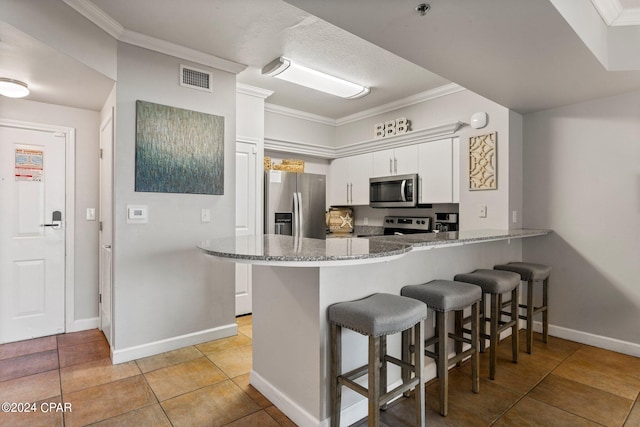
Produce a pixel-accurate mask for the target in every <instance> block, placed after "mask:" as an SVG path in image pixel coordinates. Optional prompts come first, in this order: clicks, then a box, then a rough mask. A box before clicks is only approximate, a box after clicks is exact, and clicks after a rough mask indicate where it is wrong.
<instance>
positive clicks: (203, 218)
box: [200, 209, 211, 222]
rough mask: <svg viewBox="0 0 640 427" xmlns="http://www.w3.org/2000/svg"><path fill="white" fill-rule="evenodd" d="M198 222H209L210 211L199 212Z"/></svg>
mask: <svg viewBox="0 0 640 427" xmlns="http://www.w3.org/2000/svg"><path fill="white" fill-rule="evenodd" d="M200 222H211V209H202V210H201V211H200Z"/></svg>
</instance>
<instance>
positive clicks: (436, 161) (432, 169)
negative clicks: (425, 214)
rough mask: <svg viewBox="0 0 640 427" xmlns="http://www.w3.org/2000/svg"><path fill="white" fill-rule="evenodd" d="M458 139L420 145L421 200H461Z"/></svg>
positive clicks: (456, 201) (452, 201)
mask: <svg viewBox="0 0 640 427" xmlns="http://www.w3.org/2000/svg"><path fill="white" fill-rule="evenodd" d="M459 153H460V149H459V139H458V138H446V139H441V140H437V141H430V142H425V143H422V144H418V176H419V178H420V182H419V184H418V186H419V194H420V196H419V199H418V202H419V203H458V202H459V199H460V191H459V187H460V178H459V175H460V155H459Z"/></svg>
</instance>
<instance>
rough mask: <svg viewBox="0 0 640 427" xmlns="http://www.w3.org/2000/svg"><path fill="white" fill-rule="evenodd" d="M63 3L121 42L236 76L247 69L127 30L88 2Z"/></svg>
mask: <svg viewBox="0 0 640 427" xmlns="http://www.w3.org/2000/svg"><path fill="white" fill-rule="evenodd" d="M63 1H64V2H65V3H66V4H67V5H68V6H70V7H71V8H72V9H74V10H75V11H76V12H78V13H79V14H81V15H82V16H84V17H85V18H87V19H88V20H90V21H91V22H93V23H94V24H95V25H97V26H98V27H100V28H101V29H102V30H104V31H105V32H107V33H108V34H109V35H110V36H111V37H113V38H115V39H116V40H119V41H121V42H124V43H128V44H131V45H134V46H138V47H142V48H145V49H149V50H153V51H155V52H159V53H164V54H166V55H170V56H173V57H176V58H180V59H185V60H187V61H192V62H196V63H198V64H202V65H207V66H209V67H212V68H216V69H218V70H222V71H226V72H229V73H233V74H238V73H240V72H241V71H244V70H245V69H246V68H247V66H246V65H244V64H238V63H237V62H233V61H229V60H227V59H223V58H219V57H217V56H215V55H210V54H207V53H204V52H200V51H198V50H195V49H191V48H188V47H185V46H181V45H178V44H175V43H171V42H167V41H164V40H160V39H157V38H155V37H151V36H147V35H145V34H140V33H137V32H135V31H131V30H127V29H126V28H124V27H123V26H122V25H120V23H119V22H118V21H116V20H115V19H113V18H112V17H111V16H109V15H108V14H107V13H105V12H104V11H103V10H102V9H100V8H99V7H98V6H96V5H95V4H94V3H92V2H91V1H89V0H63Z"/></svg>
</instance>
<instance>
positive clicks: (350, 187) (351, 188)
mask: <svg viewBox="0 0 640 427" xmlns="http://www.w3.org/2000/svg"><path fill="white" fill-rule="evenodd" d="M349 189H350V190H351V194H350V195H349V198H350V199H351V201H350V202H349V203H353V182H352V183H351V184H349Z"/></svg>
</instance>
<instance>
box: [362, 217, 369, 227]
mask: <svg viewBox="0 0 640 427" xmlns="http://www.w3.org/2000/svg"><path fill="white" fill-rule="evenodd" d="M363 223H364V225H369V217H366V216H365V217H364V221H363Z"/></svg>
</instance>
